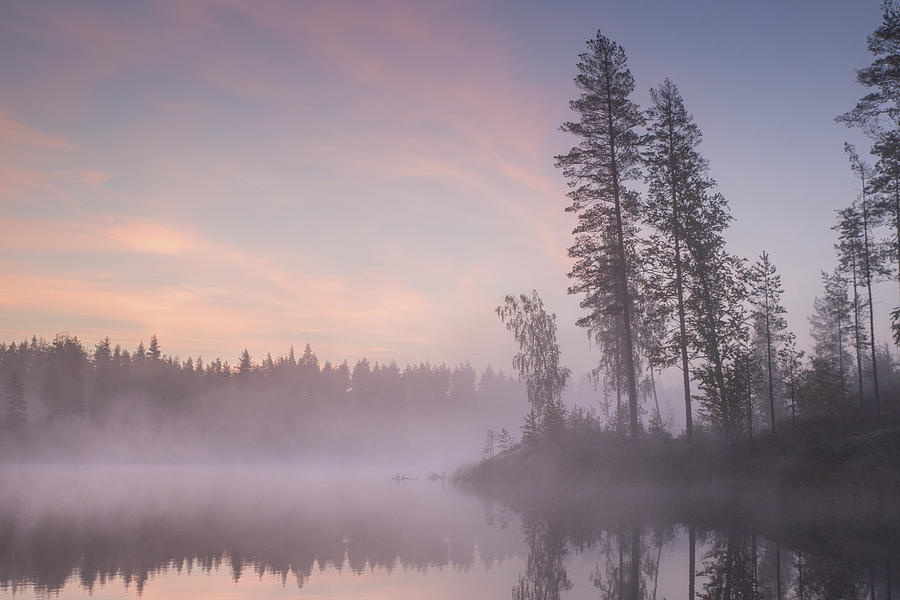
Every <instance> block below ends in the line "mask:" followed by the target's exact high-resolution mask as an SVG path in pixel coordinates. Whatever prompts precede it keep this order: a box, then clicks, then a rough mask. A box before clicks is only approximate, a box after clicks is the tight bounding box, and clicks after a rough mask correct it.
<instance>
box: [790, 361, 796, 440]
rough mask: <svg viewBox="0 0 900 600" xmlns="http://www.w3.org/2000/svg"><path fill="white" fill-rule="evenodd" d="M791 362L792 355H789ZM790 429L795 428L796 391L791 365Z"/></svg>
mask: <svg viewBox="0 0 900 600" xmlns="http://www.w3.org/2000/svg"><path fill="white" fill-rule="evenodd" d="M791 360H793V354H791ZM790 385H791V429H796V427H797V391H796V388H795V387H794V365H791V384H790Z"/></svg>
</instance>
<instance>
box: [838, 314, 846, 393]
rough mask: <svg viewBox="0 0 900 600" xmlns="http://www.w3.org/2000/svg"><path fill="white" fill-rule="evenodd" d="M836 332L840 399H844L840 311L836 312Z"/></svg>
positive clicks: (842, 332)
mask: <svg viewBox="0 0 900 600" xmlns="http://www.w3.org/2000/svg"><path fill="white" fill-rule="evenodd" d="M837 334H838V338H837V339H838V373H840V376H841V381H840V384H841V401H844V400H845V399H846V396H847V390H846V389H845V387H844V386H845V383H846V382H845V381H844V378H845V377H844V329H843V322H842V321H841V313H840V312H838V314H837Z"/></svg>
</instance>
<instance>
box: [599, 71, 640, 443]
mask: <svg viewBox="0 0 900 600" xmlns="http://www.w3.org/2000/svg"><path fill="white" fill-rule="evenodd" d="M610 77H611V74H610V73H609V72H608V71H607V72H606V73H605V86H606V105H607V106H608V107H611V106H613V103H614V99H613V95H612V89H611V87H610ZM606 120H607V126H608V128H609V129H608V131H609V155H610V174H611V175H612V188H613V189H612V192H613V202H614V204H615V212H616V246H617V249H618V254H619V273H618V275H619V302H621V304H622V338H623V339H622V341H623V343H624V345H625V348H624V349H623V352H622V354H623V359H624V367H625V383H626V385H627V386H628V415H629V417H630V418H629V421H630V425H631V432H630V433H631V439H632V440H634V441H637V440H638V437H639V436H640V428H639V426H638V410H637V381H636V377H635V372H634V342H633V339H632V332H631V318H632V314H631V313H632V307H631V293H630V292H629V291H628V263H627V260H626V256H625V233H624V228H623V226H622V202H621V190H620V189H619V167H618V165H617V163H616V135H615V133H614V131H615V129H614V124H613V118H612V112H611V111H610V110H607V111H606Z"/></svg>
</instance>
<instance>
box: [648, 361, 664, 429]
mask: <svg viewBox="0 0 900 600" xmlns="http://www.w3.org/2000/svg"><path fill="white" fill-rule="evenodd" d="M650 390H651V391H652V392H653V403H654V404H655V405H656V422H657V423H658V424H659V426H660V427H662V413H661V412H660V411H659V396H658V395H657V394H656V374H655V373H654V372H653V365H650Z"/></svg>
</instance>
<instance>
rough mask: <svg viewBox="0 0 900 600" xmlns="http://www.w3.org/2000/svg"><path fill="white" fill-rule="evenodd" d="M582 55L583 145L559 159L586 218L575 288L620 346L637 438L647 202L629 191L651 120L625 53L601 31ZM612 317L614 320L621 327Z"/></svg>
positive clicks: (609, 342) (574, 251)
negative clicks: (639, 303) (640, 246)
mask: <svg viewBox="0 0 900 600" xmlns="http://www.w3.org/2000/svg"><path fill="white" fill-rule="evenodd" d="M587 47H588V49H587V51H586V52H584V53H583V54H581V55H580V56H579V62H578V75H577V76H576V78H575V84H576V86H577V87H578V89H579V90H581V94H580V95H579V97H578V98H576V99H575V100H572V101H571V102H570V107H571V108H572V110H573V111H574V112H575V113H576V114H577V117H578V120H577V121H572V122H567V123H564V124H563V126H562V130H563V131H565V132H567V133H571V134H573V135H575V136H576V137H578V138H579V142H578V145H576V146H575V147H573V148H572V149H571V150H569V152H568V153H567V154H564V155H560V156H557V157H556V160H557V163H556V164H557V166H558V167H559V168H561V169H562V171H563V174H564V175H565V177H566V179H567V181H568V185H569V188H570V189H569V192H568V196H569V199H570V201H571V203H570V205H569V206H568V207H567V208H566V210H567V211H568V212H572V213H574V214H575V215H577V217H578V225H577V226H576V227H575V230H574V231H573V234H574V235H575V243H574V244H573V246H572V247H571V248H569V255H570V256H571V257H572V258H574V259H575V265H574V267H573V268H572V271H571V272H570V273H569V277H571V278H572V279H574V280H575V282H576V283H575V284H573V285H572V286H571V287H570V288H569V292H570V293H573V294H582V295H583V296H584V297H583V299H582V302H581V305H582V307H584V308H586V309H588V312H589V315H588V317H586V318H585V319H582V320H580V321H579V324H581V325H583V326H586V327H588V331H589V333H593V334H594V336H595V339H597V341H598V342H599V344H600V346H601V347H602V348H609V347H611V346H613V345H615V344H617V343H618V344H620V346H619V351H618V352H617V356H618V359H619V360H621V365H622V371H623V374H624V379H625V387H626V389H627V395H628V412H629V424H630V429H631V436H632V438H633V439H635V440H636V439H637V438H638V435H639V422H638V404H637V403H638V397H637V373H636V368H635V344H634V333H633V328H634V314H633V309H634V296H635V293H636V289H635V287H636V281H637V273H638V271H639V269H638V260H637V242H638V237H637V234H638V226H639V223H640V208H641V205H640V198H639V196H638V194H637V193H636V192H635V191H634V190H631V189H629V188H628V187H626V185H627V183H628V182H629V181H631V180H634V179H636V178H637V177H638V176H639V166H640V152H639V149H640V136H639V135H638V132H637V129H638V128H639V127H640V126H641V125H642V124H643V121H644V118H643V114H642V113H641V111H640V109H639V108H638V106H637V105H636V104H635V103H634V102H632V101H631V100H630V99H629V96H630V95H631V93H632V92H633V91H634V79H633V78H632V76H631V72H630V71H629V70H628V67H627V65H626V58H625V52H624V50H623V49H622V48H621V46H619V45H618V44H616V43H615V42H613V41H611V40H609V39H608V38H607V37H605V36H604V35H602V34H601V33H600V32H599V31H598V32H597V35H596V36H595V37H594V38H593V39H591V40H590V41H588V42H587ZM609 317H612V318H613V323H612V324H613V325H614V326H613V327H611V328H610V327H608V325H609V324H610V323H609V321H610V319H609Z"/></svg>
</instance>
